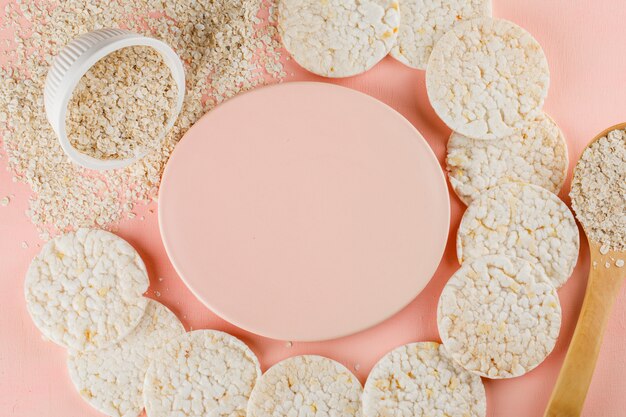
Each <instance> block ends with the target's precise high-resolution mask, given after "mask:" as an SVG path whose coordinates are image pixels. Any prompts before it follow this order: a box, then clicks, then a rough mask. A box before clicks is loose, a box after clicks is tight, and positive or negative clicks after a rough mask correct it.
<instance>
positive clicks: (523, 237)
mask: <svg viewBox="0 0 626 417" xmlns="http://www.w3.org/2000/svg"><path fill="white" fill-rule="evenodd" d="M456 242H457V257H458V259H459V262H460V263H461V264H463V263H464V262H467V261H470V260H473V259H477V258H480V257H482V256H485V255H495V254H501V255H507V256H512V257H518V258H522V259H525V260H527V261H529V262H531V263H533V264H535V265H539V266H540V267H542V268H543V270H544V271H545V273H546V274H547V276H548V278H549V279H550V282H551V283H552V285H554V286H555V287H556V288H560V287H561V286H562V285H563V284H565V282H567V280H568V279H569V277H570V276H571V274H572V272H573V271H574V267H575V266H576V262H577V260H578V250H579V246H580V239H579V233H578V227H577V226H576V222H575V220H574V216H573V215H572V212H571V211H570V210H569V208H568V207H567V206H566V205H565V203H563V202H562V201H561V200H560V199H559V198H558V197H557V196H556V195H554V194H553V193H551V192H550V191H548V190H546V189H544V188H541V187H538V186H536V185H531V184H524V183H519V182H517V183H508V184H503V185H500V186H498V187H494V188H491V189H489V190H487V191H485V192H484V193H483V194H481V195H480V196H479V197H478V198H477V199H476V200H474V201H473V202H472V204H470V205H469V207H468V208H467V210H466V211H465V214H464V215H463V218H462V219H461V224H460V226H459V230H458V234H457V241H456Z"/></svg>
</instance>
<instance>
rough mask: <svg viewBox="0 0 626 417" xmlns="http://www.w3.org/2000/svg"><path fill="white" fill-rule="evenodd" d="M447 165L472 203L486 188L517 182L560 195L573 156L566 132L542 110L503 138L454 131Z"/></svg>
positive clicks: (456, 189)
mask: <svg viewBox="0 0 626 417" xmlns="http://www.w3.org/2000/svg"><path fill="white" fill-rule="evenodd" d="M446 164H447V171H448V177H449V178H450V184H451V185H452V189H453V190H454V192H455V193H456V195H457V196H459V198H460V199H461V201H462V202H463V203H465V204H466V205H469V204H470V203H471V202H472V201H473V200H474V199H476V198H477V197H478V196H479V195H480V194H481V193H482V192H484V191H485V190H487V189H489V188H492V187H495V186H498V185H501V184H505V183H508V182H515V181H520V182H526V183H529V184H535V185H538V186H540V187H543V188H545V189H546V190H548V191H551V192H553V193H554V194H558V193H559V191H560V190H561V187H562V186H563V183H564V182H565V177H566V176H567V167H568V165H569V158H568V155H567V143H566V142H565V137H564V135H563V132H562V131H561V129H559V127H558V126H557V124H556V123H555V122H554V121H553V120H552V119H551V118H550V117H549V116H548V115H547V114H545V113H542V114H541V115H540V116H539V117H538V118H537V119H535V120H533V121H530V122H527V123H526V124H524V127H523V128H522V130H521V131H519V132H517V133H514V134H513V135H511V136H509V137H506V138H504V139H502V140H480V139H470V138H468V137H466V136H463V135H461V134H459V133H456V132H453V133H452V135H451V136H450V139H449V140H448V153H447V157H446Z"/></svg>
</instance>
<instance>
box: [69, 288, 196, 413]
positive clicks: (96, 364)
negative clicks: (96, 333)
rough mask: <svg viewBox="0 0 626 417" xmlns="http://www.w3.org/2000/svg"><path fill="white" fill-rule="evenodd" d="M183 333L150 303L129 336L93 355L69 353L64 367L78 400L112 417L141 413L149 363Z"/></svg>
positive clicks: (171, 315) (169, 316) (170, 316)
mask: <svg viewBox="0 0 626 417" xmlns="http://www.w3.org/2000/svg"><path fill="white" fill-rule="evenodd" d="M183 333H185V328H184V327H183V325H182V324H181V323H180V321H179V320H178V318H177V317H176V316H175V315H174V313H172V312H171V311H170V310H168V309H167V307H165V306H164V305H162V304H160V303H158V302H156V301H153V300H150V301H149V302H148V307H147V308H146V312H145V314H144V316H143V318H142V319H141V321H140V322H139V324H138V325H137V327H136V328H135V330H133V331H132V332H131V333H130V334H129V335H128V336H126V337H125V338H124V339H122V340H121V341H120V342H118V343H117V344H115V345H113V346H111V347H109V348H106V349H101V350H97V351H95V352H72V353H70V355H69V357H68V360H67V365H68V369H69V374H70V377H71V379H72V382H73V383H74V386H75V387H76V389H77V391H78V392H79V393H80V395H81V397H82V398H83V399H84V400H85V401H86V402H87V403H89V404H90V405H91V406H92V407H94V408H95V409H96V410H98V411H100V412H102V413H104V414H106V415H108V416H114V417H136V416H138V415H139V414H141V411H142V410H143V398H142V391H143V382H144V378H145V376H146V371H147V370H148V366H149V365H150V361H151V359H152V358H153V357H154V356H155V354H156V353H157V352H158V349H159V348H160V347H161V346H163V344H165V343H166V342H167V341H169V340H171V339H174V338H176V337H178V336H180V335H181V334H183Z"/></svg>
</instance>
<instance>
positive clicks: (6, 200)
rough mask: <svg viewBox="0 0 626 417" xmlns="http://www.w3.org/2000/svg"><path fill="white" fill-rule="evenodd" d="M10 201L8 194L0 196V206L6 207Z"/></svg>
mask: <svg viewBox="0 0 626 417" xmlns="http://www.w3.org/2000/svg"><path fill="white" fill-rule="evenodd" d="M10 202H11V199H10V198H9V197H8V196H7V197H2V200H0V206H3V207H6V206H8V205H9V203H10Z"/></svg>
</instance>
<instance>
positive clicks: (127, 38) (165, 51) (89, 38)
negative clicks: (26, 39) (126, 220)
mask: <svg viewBox="0 0 626 417" xmlns="http://www.w3.org/2000/svg"><path fill="white" fill-rule="evenodd" d="M129 46H148V47H151V48H154V49H155V50H156V51H157V52H159V53H160V54H161V55H162V56H163V60H164V62H165V64H166V65H167V66H168V67H169V68H170V71H171V73H172V77H173V78H174V82H175V83H176V85H177V87H178V97H177V100H176V107H175V109H174V112H173V114H172V115H171V117H170V119H169V120H168V122H167V124H166V126H165V134H167V132H168V131H169V130H170V129H171V128H172V126H173V125H174V122H175V121H176V119H177V118H178V115H179V114H180V111H181V109H182V107H183V100H184V98H185V69H184V67H183V64H182V62H181V60H180V58H179V57H178V55H176V52H174V50H172V48H170V47H169V46H168V45H167V44H165V43H163V42H161V41H159V40H156V39H153V38H149V37H146V36H143V35H139V34H136V33H133V32H129V31H127V30H122V29H100V30H96V31H93V32H89V33H86V34H84V35H81V36H79V37H78V38H76V39H74V40H73V41H72V42H70V43H69V44H67V46H65V48H63V49H62V50H61V52H60V53H59V55H57V56H56V57H55V58H54V60H53V61H52V65H51V67H50V70H49V71H48V76H47V78H46V85H45V88H44V105H45V108H46V116H47V118H48V121H49V122H50V124H51V125H52V129H53V130H54V132H55V133H56V134H57V136H58V138H59V142H60V143H61V147H62V148H63V150H64V151H65V153H66V154H67V155H68V156H69V158H70V159H71V160H72V161H73V162H75V163H77V164H79V165H81V166H83V167H85V168H89V169H94V170H105V169H116V168H123V167H125V166H128V165H130V164H131V163H133V162H135V161H137V160H139V159H141V158H142V157H144V156H145V154H138V155H135V156H134V157H133V158H129V159H111V160H102V159H97V158H93V157H91V156H89V155H85V154H83V153H81V152H79V151H78V150H76V149H75V148H74V147H73V146H72V145H71V143H70V141H69V139H68V137H67V132H66V129H65V118H66V115H67V106H68V103H69V101H70V99H71V98H72V94H73V92H74V89H75V88H76V86H77V85H78V82H79V81H80V79H81V78H82V77H83V76H84V75H85V74H86V73H87V71H89V69H90V68H91V67H93V66H94V65H95V64H96V62H98V61H99V60H101V59H102V58H104V57H105V56H107V55H109V54H110V53H112V52H115V51H117V50H120V49H122V48H126V47H129ZM163 137H164V135H163ZM163 137H161V138H155V140H162V139H163Z"/></svg>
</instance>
